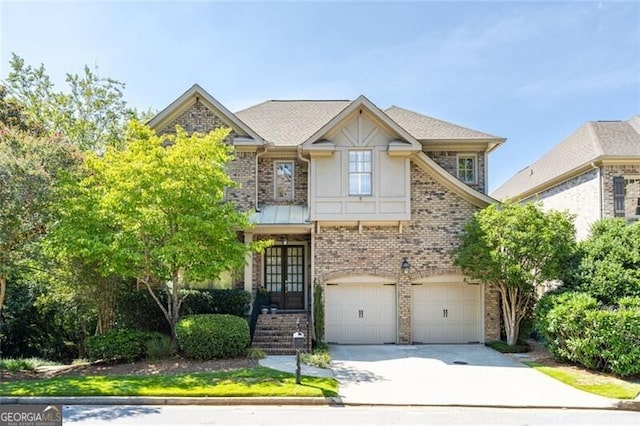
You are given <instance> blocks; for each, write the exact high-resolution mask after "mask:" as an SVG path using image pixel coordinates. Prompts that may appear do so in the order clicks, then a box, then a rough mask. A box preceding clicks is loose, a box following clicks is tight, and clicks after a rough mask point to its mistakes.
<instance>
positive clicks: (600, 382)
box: [525, 362, 640, 399]
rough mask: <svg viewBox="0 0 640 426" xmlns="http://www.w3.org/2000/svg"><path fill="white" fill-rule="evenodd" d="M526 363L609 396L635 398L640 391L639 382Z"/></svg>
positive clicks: (571, 383) (589, 390) (586, 389)
mask: <svg viewBox="0 0 640 426" xmlns="http://www.w3.org/2000/svg"><path fill="white" fill-rule="evenodd" d="M525 364H527V365H528V366H529V367H532V368H535V369H536V370H538V371H540V372H542V373H544V374H546V375H547V376H551V377H553V378H554V379H556V380H559V381H561V382H562V383H566V384H568V385H570V386H573V387H574V388H577V389H581V390H583V391H586V392H590V393H594V394H596V395H600V396H604V397H607V398H617V399H634V398H635V397H636V396H637V395H638V394H639V393H640V383H638V382H634V381H630V380H624V379H619V378H617V377H614V376H609V375H606V374H602V373H595V372H590V371H586V370H582V369H577V368H576V369H574V368H566V367H556V366H549V365H544V364H540V363H537V362H525Z"/></svg>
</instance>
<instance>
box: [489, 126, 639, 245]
mask: <svg viewBox="0 0 640 426" xmlns="http://www.w3.org/2000/svg"><path fill="white" fill-rule="evenodd" d="M492 196H493V197H495V198H496V199H499V200H506V199H512V200H514V201H522V202H528V201H540V202H541V203H542V204H543V206H544V208H545V209H555V210H567V211H569V212H570V213H571V214H573V215H574V217H575V219H574V223H575V226H576V235H577V237H578V239H584V238H586V237H587V236H588V235H589V230H590V227H591V224H593V223H594V222H595V221H597V220H599V219H602V218H607V217H623V218H627V219H628V220H638V219H639V218H640V115H636V116H634V117H631V118H630V119H629V120H626V121H589V122H586V123H585V124H583V125H582V126H580V128H578V129H577V130H576V131H575V132H573V133H572V134H571V135H569V136H568V137H567V138H566V139H564V140H563V141H562V142H560V143H559V144H558V145H556V146H555V147H554V148H553V149H551V150H550V151H549V152H548V153H546V154H545V155H544V156H543V157H542V158H540V159H539V160H537V161H536V162H535V163H533V164H532V165H531V166H528V167H526V168H524V169H523V170H521V171H520V172H518V173H517V174H515V175H514V176H513V177H511V178H510V179H509V180H508V181H507V182H505V183H504V184H503V185H502V186H500V187H499V188H498V189H496V190H495V191H494V192H493V193H492Z"/></svg>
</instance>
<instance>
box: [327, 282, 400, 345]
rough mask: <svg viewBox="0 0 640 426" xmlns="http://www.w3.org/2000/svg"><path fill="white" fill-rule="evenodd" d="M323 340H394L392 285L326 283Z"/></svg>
mask: <svg viewBox="0 0 640 426" xmlns="http://www.w3.org/2000/svg"><path fill="white" fill-rule="evenodd" d="M325 340H326V341H327V342H331V343H356V344H380V343H395V342H396V287H395V285H389V284H366V283H365V284H362V283H359V284H333V285H332V284H328V285H327V286H326V293H325Z"/></svg>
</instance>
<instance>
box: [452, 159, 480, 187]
mask: <svg viewBox="0 0 640 426" xmlns="http://www.w3.org/2000/svg"><path fill="white" fill-rule="evenodd" d="M456 167H457V174H458V179H460V180H461V181H462V182H464V183H470V184H476V183H478V157H477V156H476V155H475V154H462V155H458V158H457V161H456Z"/></svg>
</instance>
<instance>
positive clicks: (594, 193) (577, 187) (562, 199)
mask: <svg viewBox="0 0 640 426" xmlns="http://www.w3.org/2000/svg"><path fill="white" fill-rule="evenodd" d="M598 173H599V172H598V170H596V169H592V170H589V171H587V172H585V173H583V174H581V175H580V176H576V177H574V178H573V179H570V180H568V181H566V182H563V183H561V184H559V185H556V186H554V187H553V188H550V189H548V190H546V191H543V192H541V193H540V194H537V195H536V196H535V197H531V198H529V199H528V200H527V201H538V200H540V201H541V202H542V205H543V206H544V209H545V210H566V211H568V212H569V213H571V214H572V215H574V221H573V223H574V225H575V227H576V237H577V238H578V240H582V239H584V238H586V237H587V236H588V235H589V229H590V227H591V224H592V223H593V222H595V221H596V220H598V219H600V217H601V208H600V194H599V193H600V181H599V179H598ZM611 197H612V203H613V195H612V196H611Z"/></svg>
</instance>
